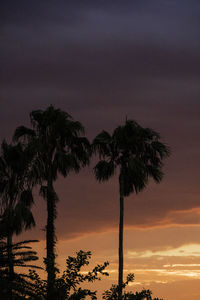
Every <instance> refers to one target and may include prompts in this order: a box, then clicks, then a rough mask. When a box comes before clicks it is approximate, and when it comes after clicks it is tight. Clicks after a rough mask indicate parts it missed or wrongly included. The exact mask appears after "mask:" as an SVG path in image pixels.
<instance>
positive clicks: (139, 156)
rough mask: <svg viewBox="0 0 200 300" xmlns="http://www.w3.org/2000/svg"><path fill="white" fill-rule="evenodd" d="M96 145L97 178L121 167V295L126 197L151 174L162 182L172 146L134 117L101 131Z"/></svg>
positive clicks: (120, 286) (143, 186) (144, 184)
mask: <svg viewBox="0 0 200 300" xmlns="http://www.w3.org/2000/svg"><path fill="white" fill-rule="evenodd" d="M93 149H94V151H95V152H97V153H99V156H100V161H99V162H98V163H97V164H96V166H95V168H94V172H95V176H96V179H97V180H98V181H100V182H101V181H106V180H108V179H109V178H110V177H111V176H113V175H114V173H115V171H116V170H118V171H119V192H120V221H119V278H118V286H119V299H120V300H121V299H122V283H123V224H124V197H126V196H129V195H130V194H131V193H133V192H135V193H136V194H137V193H138V192H140V191H141V190H143V189H144V188H145V187H146V185H147V183H148V181H149V178H153V180H154V181H155V182H157V183H158V182H160V181H161V179H162V176H163V172H162V166H163V164H162V160H163V159H164V158H165V157H167V156H169V148H168V147H167V146H166V145H165V144H163V143H161V142H160V135H159V134H158V133H157V132H155V131H153V130H152V129H150V128H142V127H141V126H140V125H139V124H138V123H136V122H135V121H132V120H126V122H125V125H123V126H119V127H117V128H116V129H115V130H114V132H113V134H112V135H110V134H109V133H108V132H106V131H102V132H101V133H100V134H98V135H97V136H96V138H95V139H94V141H93Z"/></svg>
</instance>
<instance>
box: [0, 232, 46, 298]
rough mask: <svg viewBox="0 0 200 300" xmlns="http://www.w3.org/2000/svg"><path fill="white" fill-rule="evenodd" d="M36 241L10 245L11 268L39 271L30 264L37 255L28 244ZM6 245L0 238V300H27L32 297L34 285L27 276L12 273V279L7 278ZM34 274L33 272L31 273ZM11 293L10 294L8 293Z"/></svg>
mask: <svg viewBox="0 0 200 300" xmlns="http://www.w3.org/2000/svg"><path fill="white" fill-rule="evenodd" d="M34 242H38V241H37V240H27V241H20V242H18V243H14V244H12V256H13V266H15V267H22V268H23V269H24V268H31V269H32V270H33V269H35V268H36V269H41V268H40V267H38V266H35V265H33V264H32V262H33V261H36V260H37V259H38V257H37V253H36V252H35V251H33V250H32V247H31V246H30V243H34ZM7 252H8V249H7V243H6V242H5V241H4V238H2V237H0V279H1V280H0V299H2V300H8V299H27V298H26V296H28V295H29V296H34V285H33V284H32V282H31V277H30V276H29V275H27V274H25V273H24V272H23V273H19V272H17V273H16V272H14V273H13V278H12V280H10V276H9V271H8V269H9V261H8V256H7ZM32 272H34V271H32ZM10 291H12V294H11V293H10Z"/></svg>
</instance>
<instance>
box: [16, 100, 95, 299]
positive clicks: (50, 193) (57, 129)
mask: <svg viewBox="0 0 200 300" xmlns="http://www.w3.org/2000/svg"><path fill="white" fill-rule="evenodd" d="M30 119H31V125H32V128H31V129H29V128H26V127H24V126H20V127H18V128H17V129H16V131H15V134H14V139H17V140H18V139H20V140H23V141H24V142H25V143H28V145H29V148H30V149H32V152H33V153H34V159H33V164H32V170H33V171H32V178H35V180H36V181H37V182H38V183H40V185H41V189H40V192H41V194H42V196H43V197H44V198H45V199H46V200H47V201H46V202H47V225H46V250H47V254H46V269H47V273H48V280H47V284H48V287H47V289H48V292H47V298H48V299H53V298H54V296H53V294H54V285H55V274H56V268H55V226H54V220H55V218H56V201H57V200H58V197H57V195H56V192H55V190H54V186H53V183H54V181H55V180H56V179H57V176H58V174H61V175H63V176H64V177H66V176H67V175H68V174H69V172H70V171H75V172H79V171H80V169H81V167H84V166H85V165H87V164H88V163H89V158H90V144H89V142H88V140H87V139H86V138H85V137H83V136H82V135H84V128H83V126H82V124H81V123H80V122H77V121H74V120H73V119H72V117H71V116H70V115H69V114H67V113H66V112H64V111H62V110H60V109H55V108H54V107H53V106H50V107H48V108H47V109H46V110H44V111H43V110H35V111H32V112H31V113H30Z"/></svg>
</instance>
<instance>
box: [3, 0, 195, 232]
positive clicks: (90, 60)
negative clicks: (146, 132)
mask: <svg viewBox="0 0 200 300" xmlns="http://www.w3.org/2000/svg"><path fill="white" fill-rule="evenodd" d="M199 20H200V3H199V1H197V0H196V1H195V0H193V1H186V0H182V1H181V0H179V1H178V0H177V1H169V0H168V1H167V0H163V1H158V0H153V1H145V0H142V1H141V0H140V1H123V2H122V1H112V0H110V1H87V0H85V1H9V0H8V1H1V4H0V25H1V27H0V38H1V44H0V55H1V66H0V105H1V110H0V139H3V138H4V137H7V138H10V137H11V135H12V133H13V130H14V128H15V127H16V126H19V125H21V124H26V125H28V124H29V119H28V114H29V112H30V111H31V110H33V109H37V108H42V109H45V108H46V107H47V106H48V105H49V104H54V105H55V106H57V107H60V108H61V109H63V110H66V111H68V112H69V113H70V114H72V115H73V116H74V118H76V119H79V120H80V121H81V122H83V123H84V125H85V127H86V130H87V134H88V136H89V137H90V138H93V137H94V136H95V134H97V133H98V132H99V131H100V130H102V129H106V130H113V129H114V128H115V127H116V126H117V125H119V124H120V123H122V122H124V120H125V116H126V115H128V117H129V118H133V119H136V120H137V121H138V122H140V123H141V124H142V125H143V126H149V127H153V128H154V129H155V130H158V131H159V132H160V133H161V135H162V136H163V138H164V139H165V141H167V142H168V144H169V145H170V146H171V148H172V156H171V158H170V159H169V160H168V161H167V163H166V170H165V171H166V177H165V180H164V181H163V183H162V184H161V185H160V186H152V185H150V187H149V188H148V189H147V191H146V192H145V193H142V194H141V195H139V196H138V197H137V198H135V197H134V195H133V196H132V197H131V198H130V199H127V201H126V222H127V225H128V226H136V227H138V226H140V227H146V226H147V227H148V226H158V225H159V224H166V223H168V224H169V223H172V224H176V222H177V223H178V224H187V223H188V224H191V223H192V224H193V223H195V224H197V223H198V215H196V214H195V215H194V218H193V222H192V217H191V213H188V214H185V215H176V211H177V210H178V211H179V210H183V211H187V210H190V209H192V208H194V207H197V206H198V205H199V204H198V201H199V199H198V195H199V165H200V161H199V149H200V139H199V136H200V122H199V114H200V102H199V97H200V87H199V78H200V68H199V65H200V55H199V53H200V52H199V50H200V39H199V36H200V30H199V28H200V27H199V25H200V21H199ZM56 186H57V190H58V194H59V195H60V204H59V218H60V219H59V220H61V221H58V225H57V228H58V232H59V234H60V235H61V236H67V237H70V236H76V235H79V234H83V233H84V232H90V231H91V228H92V230H93V231H100V230H105V229H106V228H113V227H114V226H116V224H117V214H118V187H117V185H116V183H115V181H113V180H112V181H111V182H109V183H107V184H105V185H99V184H98V183H96V182H95V181H94V178H93V177H92V166H91V168H90V170H85V171H83V172H82V173H81V174H80V176H76V177H75V176H71V177H70V178H69V180H68V181H67V180H66V183H65V182H64V181H63V180H59V181H58V183H57V185H56ZM77 186H79V189H77V188H76V187H77ZM36 198H38V197H36ZM36 202H37V206H36V209H35V211H38V210H37V209H38V207H40V204H39V199H38V200H37V201H36ZM43 206H44V205H43V204H42V208H43ZM42 208H41V209H40V213H37V217H38V223H39V226H38V227H39V228H41V227H42V226H44V224H42V222H43V219H44V218H43V217H42V215H43V210H42ZM172 212H174V214H173V213H172ZM43 223H44V222H43Z"/></svg>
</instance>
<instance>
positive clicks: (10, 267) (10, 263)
mask: <svg viewBox="0 0 200 300" xmlns="http://www.w3.org/2000/svg"><path fill="white" fill-rule="evenodd" d="M7 255H8V278H9V285H10V286H9V287H8V299H9V300H12V281H13V277H14V265H13V254H12V233H11V232H8V235H7Z"/></svg>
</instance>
